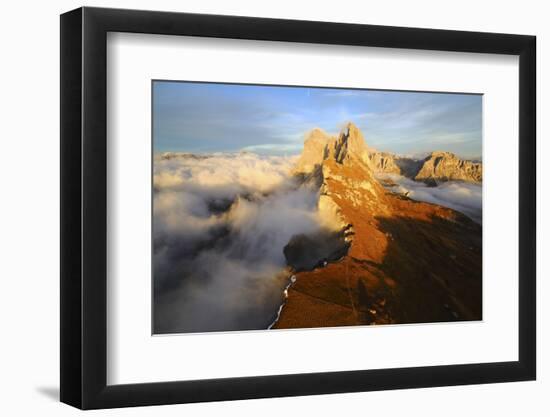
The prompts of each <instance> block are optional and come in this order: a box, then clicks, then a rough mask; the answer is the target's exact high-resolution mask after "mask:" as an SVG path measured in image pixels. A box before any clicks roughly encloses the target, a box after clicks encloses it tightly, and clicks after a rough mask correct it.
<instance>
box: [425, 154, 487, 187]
mask: <svg viewBox="0 0 550 417" xmlns="http://www.w3.org/2000/svg"><path fill="white" fill-rule="evenodd" d="M482 171H483V169H482V164H481V163H480V162H472V161H466V160H463V159H460V158H458V157H457V156H456V155H454V154H452V153H450V152H432V153H431V154H430V155H429V156H428V157H427V158H426V159H425V160H424V161H423V164H422V167H421V168H420V170H419V171H418V173H417V174H416V176H415V177H414V179H416V180H417V181H426V180H435V181H450V180H460V181H468V182H482V179H483V176H482Z"/></svg>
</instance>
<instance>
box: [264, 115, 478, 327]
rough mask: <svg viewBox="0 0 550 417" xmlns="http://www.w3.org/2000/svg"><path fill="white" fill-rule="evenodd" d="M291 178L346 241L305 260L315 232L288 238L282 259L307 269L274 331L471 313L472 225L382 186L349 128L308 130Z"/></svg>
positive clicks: (474, 313)
mask: <svg viewBox="0 0 550 417" xmlns="http://www.w3.org/2000/svg"><path fill="white" fill-rule="evenodd" d="M295 175H296V176H297V177H298V178H300V179H301V180H302V181H303V182H304V184H308V185H309V186H315V187H319V194H320V197H319V203H318V209H319V213H320V215H321V216H322V218H323V221H324V222H325V226H326V228H327V230H328V231H330V233H337V234H338V233H339V234H340V236H343V238H344V239H345V241H346V242H347V245H346V246H345V250H344V251H341V252H340V253H339V255H338V257H336V256H335V257H332V258H331V259H321V260H320V262H315V261H313V260H312V259H311V257H310V256H309V255H308V256H306V255H303V254H312V253H313V254H315V253H316V252H315V246H316V241H317V239H315V238H313V239H308V238H305V237H296V238H295V239H293V241H291V242H290V243H289V245H288V246H287V247H286V248H285V256H286V257H287V259H289V260H290V259H292V262H294V263H295V264H296V265H300V266H301V267H303V268H306V267H307V268H306V269H307V270H301V271H300V270H295V272H296V273H295V278H296V281H295V282H294V284H293V285H292V286H291V287H290V288H289V289H288V291H287V294H288V298H287V301H286V304H285V306H284V308H283V309H282V311H281V314H280V316H279V319H278V321H277V322H276V323H275V325H274V326H273V327H274V328H304V327H326V326H342V325H357V324H384V323H418V322H436V321H450V320H474V319H476V320H477V319H481V227H480V226H479V225H478V224H476V223H474V222H473V221H471V220H470V219H468V218H467V217H466V216H464V215H462V214H460V213H458V212H456V211H454V210H451V209H448V208H444V207H441V206H437V205H433V204H428V203H422V202H418V201H413V200H410V199H408V198H407V197H404V196H401V195H397V194H394V193H391V192H389V191H386V190H385V189H384V188H383V187H382V186H381V185H380V184H379V182H378V181H377V180H376V178H375V176H374V169H373V159H372V158H369V152H368V148H367V146H366V144H365V141H364V138H363V136H362V134H361V132H360V131H359V129H357V127H356V126H354V125H353V124H349V125H347V126H346V128H345V129H344V131H343V132H341V133H340V134H339V135H338V136H337V137H331V136H329V135H327V134H326V133H324V132H322V131H319V130H314V131H312V132H311V133H310V135H309V137H308V138H307V139H306V141H305V145H304V152H303V154H302V156H301V158H300V159H299V161H298V163H297V166H296V168H295ZM311 245H313V247H312V246H311ZM340 249H341V247H340ZM303 259H305V260H306V261H302V260H303ZM298 269H299V268H298Z"/></svg>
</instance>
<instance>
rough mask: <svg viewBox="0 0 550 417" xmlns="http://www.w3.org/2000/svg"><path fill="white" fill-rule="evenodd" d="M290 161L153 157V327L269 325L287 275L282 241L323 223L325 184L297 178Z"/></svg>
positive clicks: (241, 157)
mask: <svg viewBox="0 0 550 417" xmlns="http://www.w3.org/2000/svg"><path fill="white" fill-rule="evenodd" d="M293 162H294V158H282V157H273V156H271V157H267V156H264V157H260V156H257V155H254V154H248V153H240V154H234V155H231V154H229V155H228V154H218V155H212V156H211V157H196V156H191V155H187V156H181V155H180V156H177V155H172V157H168V158H166V157H164V158H163V157H161V156H160V155H159V156H157V157H156V158H155V172H154V179H153V181H154V186H155V194H154V204H153V209H154V281H155V323H156V326H155V327H156V331H158V332H189V331H192V332H193V331H212V330H236V329H239V330H243V329H247V328H256V329H258V328H267V326H268V325H269V324H270V323H271V321H272V320H273V318H274V317H273V316H274V315H275V314H276V311H277V309H278V306H279V304H280V302H281V297H282V289H283V288H284V286H285V284H286V282H287V280H288V279H289V277H287V276H285V275H284V274H283V275H281V273H283V271H284V269H285V267H286V260H285V257H284V254H283V248H284V247H285V245H286V244H287V243H288V242H289V241H290V239H291V238H292V236H294V235H297V234H310V233H315V232H317V231H319V230H320V229H321V226H320V221H319V219H318V212H317V201H318V192H317V190H311V189H308V188H304V187H298V184H297V183H296V182H295V180H294V179H293V178H291V176H290V172H289V171H290V167H291V166H292V165H293Z"/></svg>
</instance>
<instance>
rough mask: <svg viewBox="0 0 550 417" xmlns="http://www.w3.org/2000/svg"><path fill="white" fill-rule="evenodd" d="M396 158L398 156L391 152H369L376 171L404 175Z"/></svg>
mask: <svg viewBox="0 0 550 417" xmlns="http://www.w3.org/2000/svg"><path fill="white" fill-rule="evenodd" d="M395 160H396V157H395V156H394V155H393V154H391V153H389V152H377V151H374V152H371V153H369V161H370V164H371V166H372V168H373V170H374V172H376V173H383V174H399V175H403V174H402V172H401V168H400V167H399V165H397V163H396V161H395Z"/></svg>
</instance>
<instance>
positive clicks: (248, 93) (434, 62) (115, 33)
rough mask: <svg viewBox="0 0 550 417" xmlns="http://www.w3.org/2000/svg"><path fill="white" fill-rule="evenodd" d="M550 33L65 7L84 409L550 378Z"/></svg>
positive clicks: (64, 84) (72, 373)
mask: <svg viewBox="0 0 550 417" xmlns="http://www.w3.org/2000/svg"><path fill="white" fill-rule="evenodd" d="M535 49H536V48H535V37H533V36H525V35H509V34H493V33H475V32H459V31H447V30H432V29H416V28H402V27H387V26H372V25H356V24H341V23H327V22H311V21H293V20H277V19H265V18H251V17H236V16H215V15H197V14H185V13H168V12H150V11H135V10H117V9H101V8H87V7H85V8H80V9H77V10H74V11H71V12H68V13H65V14H63V15H62V16H61V401H63V402H65V403H67V404H70V405H73V406H75V407H79V408H82V409H93V408H111V407H125V406H139V405H155V404H173V403H186V402H200V401H217V400H234V399H247V398H264V397H277V396H296V395H313V394H325V393H342V392H354V391H370V390H386V389H400V388H419V387H434V386H445V385H461V384H480V383H495V382H506V381H523V380H533V379H535V375H536V330H535V329H536V315H535V311H536V308H535V300H536V297H535V291H536V276H535V246H536V239H535V236H536V224H535V214H536V212H535V210H536V204H535V201H536V195H535V194H536V193H535V161H536V158H535V152H536V149H535V113H536V112H535V105H536V94H535V67H536V65H535V62H536V61H535Z"/></svg>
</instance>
